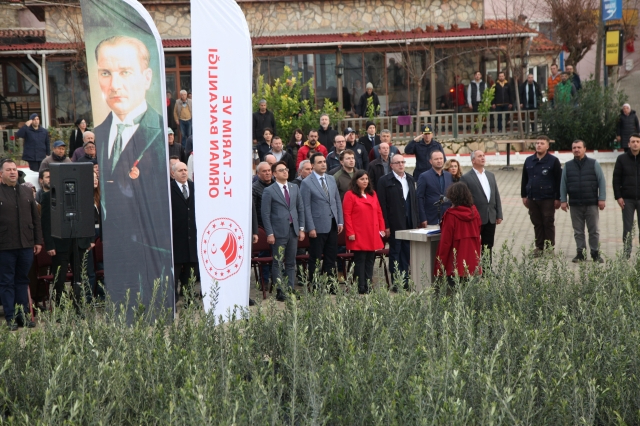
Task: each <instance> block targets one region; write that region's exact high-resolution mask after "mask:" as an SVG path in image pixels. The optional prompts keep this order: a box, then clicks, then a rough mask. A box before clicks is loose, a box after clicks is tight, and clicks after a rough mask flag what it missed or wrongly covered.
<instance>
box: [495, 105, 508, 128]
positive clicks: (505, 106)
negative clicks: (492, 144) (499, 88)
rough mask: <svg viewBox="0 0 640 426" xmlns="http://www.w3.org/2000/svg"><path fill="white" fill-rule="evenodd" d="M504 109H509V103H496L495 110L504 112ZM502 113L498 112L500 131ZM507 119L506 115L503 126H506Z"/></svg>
mask: <svg viewBox="0 0 640 426" xmlns="http://www.w3.org/2000/svg"><path fill="white" fill-rule="evenodd" d="M505 111H509V105H508V104H502V105H496V112H505ZM502 115H503V114H498V131H499V132H501V131H502ZM508 121H509V116H508V115H507V116H506V118H505V127H506V126H507V124H506V123H507V122H508Z"/></svg>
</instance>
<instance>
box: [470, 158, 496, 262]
mask: <svg viewBox="0 0 640 426" xmlns="http://www.w3.org/2000/svg"><path fill="white" fill-rule="evenodd" d="M485 161H486V160H485V157H484V152H482V151H480V150H477V151H472V152H471V164H472V165H473V168H472V169H471V170H470V171H468V172H467V173H465V174H464V175H463V176H462V178H460V181H461V182H464V183H466V184H467V186H468V187H469V190H470V191H471V195H473V203H474V204H475V206H476V209H478V212H479V213H480V219H481V220H482V226H481V227H480V240H481V241H482V245H483V246H486V247H487V248H488V249H489V262H491V256H492V249H493V243H494V239H495V234H496V225H500V223H501V222H502V203H501V202H500V193H499V192H498V185H497V184H496V177H495V175H494V174H493V173H491V172H489V171H487V170H485V169H484V164H485Z"/></svg>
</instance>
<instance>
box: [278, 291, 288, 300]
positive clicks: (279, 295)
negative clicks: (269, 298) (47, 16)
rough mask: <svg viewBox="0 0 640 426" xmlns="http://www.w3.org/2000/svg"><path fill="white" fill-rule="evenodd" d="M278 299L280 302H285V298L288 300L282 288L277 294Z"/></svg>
mask: <svg viewBox="0 0 640 426" xmlns="http://www.w3.org/2000/svg"><path fill="white" fill-rule="evenodd" d="M276 300H277V301H278V302H284V301H285V300H287V297H286V296H285V295H284V292H283V291H282V290H280V289H278V294H276Z"/></svg>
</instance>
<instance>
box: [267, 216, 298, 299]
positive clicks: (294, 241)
mask: <svg viewBox="0 0 640 426" xmlns="http://www.w3.org/2000/svg"><path fill="white" fill-rule="evenodd" d="M275 238H276V243H275V244H273V245H272V246H271V251H272V252H273V268H272V269H271V270H272V274H271V276H272V277H273V283H274V285H277V286H278V289H279V290H284V288H285V287H284V282H282V284H281V285H278V279H280V280H282V278H281V272H282V271H284V274H285V276H286V277H287V286H288V287H289V288H290V289H291V290H293V286H294V283H295V278H296V252H297V251H298V236H297V235H296V232H295V231H294V230H293V226H289V235H284V236H276V237H275ZM281 251H282V253H281Z"/></svg>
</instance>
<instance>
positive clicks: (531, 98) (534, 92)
mask: <svg viewBox="0 0 640 426" xmlns="http://www.w3.org/2000/svg"><path fill="white" fill-rule="evenodd" d="M541 99H542V94H541V93H540V85H538V83H537V82H536V81H535V80H534V79H533V74H529V75H528V76H527V81H525V82H524V83H522V84H521V85H520V108H522V109H524V110H527V111H535V110H537V109H538V108H540V100H541ZM530 118H531V131H533V132H535V131H536V121H535V120H534V119H533V117H530Z"/></svg>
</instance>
